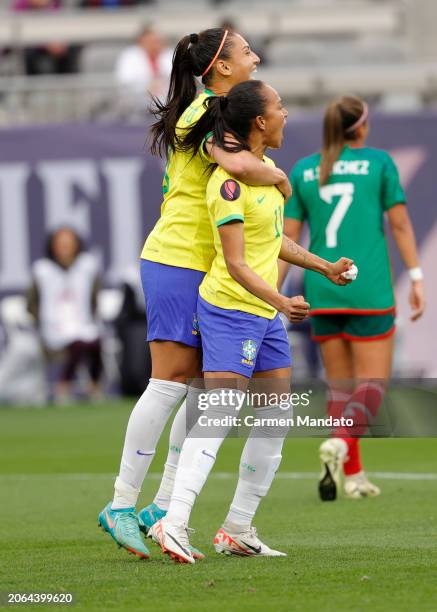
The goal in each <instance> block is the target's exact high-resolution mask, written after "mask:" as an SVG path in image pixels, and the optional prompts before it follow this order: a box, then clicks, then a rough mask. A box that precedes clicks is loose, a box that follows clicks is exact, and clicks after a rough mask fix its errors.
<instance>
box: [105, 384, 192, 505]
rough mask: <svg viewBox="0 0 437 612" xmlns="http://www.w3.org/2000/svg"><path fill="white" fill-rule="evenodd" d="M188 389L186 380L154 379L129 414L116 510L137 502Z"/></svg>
mask: <svg viewBox="0 0 437 612" xmlns="http://www.w3.org/2000/svg"><path fill="white" fill-rule="evenodd" d="M186 393H187V385H184V384H182V383H178V382H171V381H168V380H159V379H157V378H151V379H150V381H149V384H148V386H147V389H146V390H145V391H144V393H143V395H142V396H141V397H140V399H139V400H138V401H137V403H136V404H135V407H134V409H133V410H132V413H131V415H130V418H129V423H128V426H127V430H126V437H125V441H124V448H123V454H122V457H121V464H120V472H119V475H118V478H117V480H116V481H115V487H114V489H115V494H114V500H113V502H112V508H113V509H114V510H117V509H122V508H131V507H132V506H135V504H136V502H137V499H138V495H139V493H140V491H141V485H142V484H143V480H144V478H145V476H146V474H147V471H148V469H149V467H150V464H151V463H152V460H153V457H154V456H155V450H156V445H157V443H158V440H159V438H160V437H161V434H162V431H163V429H164V427H165V425H166V423H167V421H168V419H169V417H170V415H171V413H172V411H173V409H174V408H175V407H176V406H177V405H178V404H179V403H180V401H181V400H182V399H183V398H184V397H185V395H186Z"/></svg>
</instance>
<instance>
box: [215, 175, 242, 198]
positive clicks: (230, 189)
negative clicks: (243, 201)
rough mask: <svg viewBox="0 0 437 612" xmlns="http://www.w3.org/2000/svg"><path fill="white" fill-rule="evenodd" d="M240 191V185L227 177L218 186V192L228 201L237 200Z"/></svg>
mask: <svg viewBox="0 0 437 612" xmlns="http://www.w3.org/2000/svg"><path fill="white" fill-rule="evenodd" d="M240 193H241V187H240V185H239V184H238V183H237V181H234V180H233V179H227V180H226V181H225V182H224V183H223V184H222V186H221V187H220V194H221V196H222V198H223V199H224V200H227V201H228V202H234V201H235V200H238V198H239V197H240Z"/></svg>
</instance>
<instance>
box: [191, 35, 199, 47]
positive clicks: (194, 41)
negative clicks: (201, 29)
mask: <svg viewBox="0 0 437 612" xmlns="http://www.w3.org/2000/svg"><path fill="white" fill-rule="evenodd" d="M198 42H199V34H190V43H191V44H192V45H196V44H197V43H198Z"/></svg>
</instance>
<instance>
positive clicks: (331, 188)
mask: <svg viewBox="0 0 437 612" xmlns="http://www.w3.org/2000/svg"><path fill="white" fill-rule="evenodd" d="M354 191H355V185H354V184H353V183H333V184H332V185H323V187H320V190H319V193H320V197H321V199H322V200H323V201H324V202H326V203H327V204H332V201H333V199H334V198H335V197H336V196H337V197H339V198H340V199H339V201H338V203H337V206H336V207H335V210H334V212H333V213H332V215H331V218H330V219H329V222H328V224H327V226H326V246H327V247H328V248H330V249H333V248H334V247H336V246H337V234H338V230H339V229H340V225H341V222H342V221H343V219H344V216H345V215H346V213H347V211H348V210H349V206H350V205H351V204H352V200H353V197H354Z"/></svg>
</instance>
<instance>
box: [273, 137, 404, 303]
mask: <svg viewBox="0 0 437 612" xmlns="http://www.w3.org/2000/svg"><path fill="white" fill-rule="evenodd" d="M319 164H320V153H316V154H314V155H311V156H310V157H306V158H305V159H302V160H300V161H298V162H297V163H296V165H295V166H294V168H293V169H292V171H291V175H290V180H291V184H292V186H293V195H292V197H291V198H290V200H289V201H288V202H287V205H286V207H285V213H284V214H285V217H289V218H292V219H299V220H301V221H304V220H307V221H308V224H309V228H310V236H311V244H310V251H311V252H312V253H315V254H316V255H319V256H320V257H323V258H324V259H327V260H329V261H336V260H337V259H339V258H340V257H350V258H351V259H353V260H354V262H355V264H356V266H357V267H358V271H359V272H358V278H357V279H356V280H355V281H353V282H352V283H351V284H350V285H348V286H346V287H338V286H336V285H334V284H333V283H331V282H330V281H329V280H328V279H326V278H325V277H323V276H321V275H320V274H317V273H316V272H311V271H308V270H306V271H305V297H306V299H307V300H308V302H309V303H310V304H311V312H312V314H322V313H331V312H332V313H334V312H337V313H339V312H351V313H356V314H360V313H361V314H365V313H368V314H372V313H375V314H377V313H382V312H389V311H390V310H393V309H394V295H393V287H392V280H391V270H390V260H389V255H388V249H387V243H386V239H385V235H384V212H385V211H386V210H389V209H390V208H391V207H392V206H394V205H395V204H400V203H405V194H404V191H403V189H402V187H401V184H400V182H399V175H398V171H397V169H396V166H395V164H394V162H393V160H392V158H391V157H390V155H389V154H388V153H386V152H385V151H381V150H379V149H370V148H367V147H365V148H352V147H349V146H345V147H344V148H343V150H342V152H341V154H340V156H339V159H338V160H337V162H336V163H335V164H334V167H333V170H332V173H331V176H330V178H329V181H328V183H327V184H326V185H323V186H322V187H320V185H319Z"/></svg>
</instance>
